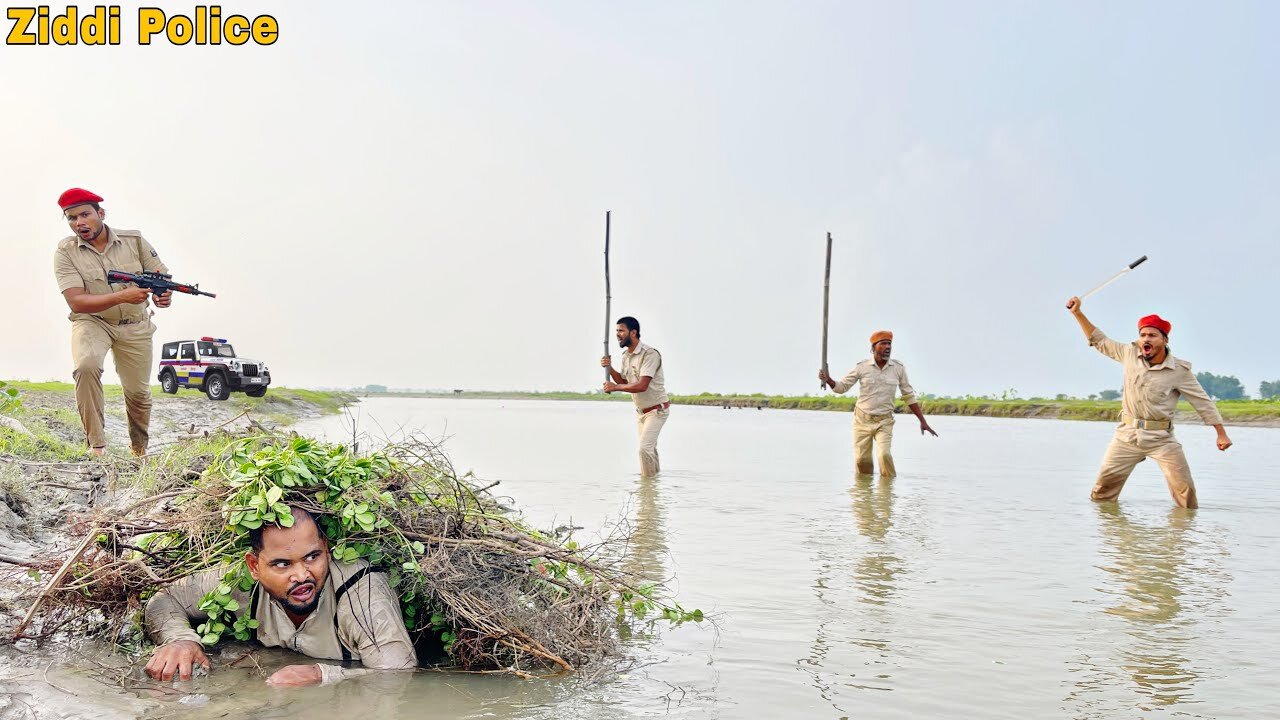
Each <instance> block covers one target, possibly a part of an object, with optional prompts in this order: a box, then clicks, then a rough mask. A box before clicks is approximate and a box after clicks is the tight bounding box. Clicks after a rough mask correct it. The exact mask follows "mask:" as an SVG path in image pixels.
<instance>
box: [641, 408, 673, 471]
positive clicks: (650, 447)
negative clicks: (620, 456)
mask: <svg viewBox="0 0 1280 720" xmlns="http://www.w3.org/2000/svg"><path fill="white" fill-rule="evenodd" d="M670 415H671V408H666V409H663V410H650V411H649V412H647V413H644V414H643V415H638V416H637V417H636V430H637V431H638V432H639V434H640V475H642V476H643V477H653V476H654V475H657V474H658V472H659V470H661V466H660V464H659V463H658V433H660V432H662V426H663V425H666V424H667V418H668V417H669V416H670Z"/></svg>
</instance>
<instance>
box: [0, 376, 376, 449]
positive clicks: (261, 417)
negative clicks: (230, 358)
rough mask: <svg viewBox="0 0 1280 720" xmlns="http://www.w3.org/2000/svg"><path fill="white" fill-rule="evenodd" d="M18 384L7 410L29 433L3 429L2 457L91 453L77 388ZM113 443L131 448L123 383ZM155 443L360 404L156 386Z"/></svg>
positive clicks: (110, 390) (289, 394)
mask: <svg viewBox="0 0 1280 720" xmlns="http://www.w3.org/2000/svg"><path fill="white" fill-rule="evenodd" d="M6 382H7V384H6V387H13V388H17V390H18V392H19V393H20V397H21V400H22V404H21V406H20V407H18V408H17V409H15V410H12V411H9V412H7V413H6V415H7V416H8V417H11V418H13V419H14V420H17V421H18V422H20V423H22V425H23V426H24V427H26V429H27V430H29V431H30V434H29V435H28V434H25V433H19V432H15V431H13V430H9V429H5V428H0V455H10V456H14V457H21V458H26V459H42V460H54V461H60V460H73V459H81V458H83V457H85V456H86V452H85V449H84V431H83V430H82V428H81V425H80V416H79V415H78V414H77V412H76V399H75V386H74V385H72V384H71V383H64V382H26V381H6ZM103 395H104V397H105V399H106V421H107V423H106V424H107V435H108V438H109V447H111V448H113V449H114V450H115V451H119V452H127V450H128V447H129V444H128V429H127V425H126V422H125V413H124V392H123V390H122V389H121V388H120V386H119V385H106V386H104V387H103ZM152 395H153V396H154V399H153V403H152V409H151V445H152V446H153V447H155V446H158V445H160V444H163V443H169V442H172V441H173V440H175V439H178V438H182V437H187V436H190V435H194V434H199V433H202V432H204V431H206V430H212V429H216V428H218V427H221V426H228V427H229V426H231V425H234V424H239V425H244V424H247V423H248V422H249V420H250V419H253V420H255V421H257V422H262V423H267V424H270V425H275V426H286V425H290V424H292V423H294V422H296V421H297V420H300V419H303V418H309V417H318V416H321V415H328V414H332V413H336V412H338V411H340V410H341V409H342V408H343V407H345V406H347V405H350V404H351V403H353V402H355V399H356V398H355V396H354V395H352V394H350V393H345V392H321V391H316V390H298V389H293V388H275V387H273V388H271V389H270V390H268V391H267V394H266V395H265V396H263V397H260V398H251V397H249V396H248V395H245V394H244V393H232V395H231V398H230V399H229V400H226V401H223V402H214V401H212V400H209V399H208V398H207V397H205V396H204V395H203V394H202V393H199V392H196V391H194V390H182V391H179V393H178V394H177V395H166V394H164V393H163V392H161V391H160V387H159V386H158V385H153V386H152Z"/></svg>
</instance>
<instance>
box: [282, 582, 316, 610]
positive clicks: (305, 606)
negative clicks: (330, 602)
mask: <svg viewBox="0 0 1280 720" xmlns="http://www.w3.org/2000/svg"><path fill="white" fill-rule="evenodd" d="M303 585H311V586H312V587H313V588H315V589H314V590H313V591H312V593H311V599H310V600H308V601H307V602H305V603H301V604H299V603H296V602H294V601H293V597H292V596H291V595H290V594H289V593H292V592H293V591H294V590H297V589H298V588H300V587H302V586H303ZM323 592H324V588H323V587H320V586H318V585H316V584H315V583H298V584H297V585H294V586H293V587H291V588H289V590H288V592H286V593H285V594H284V597H278V598H276V600H279V601H280V604H281V605H283V606H284V609H285V610H288V611H289V612H291V613H293V614H294V615H310V614H311V611H313V610H315V609H316V606H317V605H319V604H320V594H321V593H323Z"/></svg>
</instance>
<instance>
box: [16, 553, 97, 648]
mask: <svg viewBox="0 0 1280 720" xmlns="http://www.w3.org/2000/svg"><path fill="white" fill-rule="evenodd" d="M101 532H102V530H101V529H100V528H94V529H92V530H90V531H89V534H88V535H85V537H84V540H82V541H81V542H80V547H78V548H76V551H75V552H74V553H71V557H69V558H67V561H66V562H64V563H62V567H61V568H60V569H59V570H58V572H57V574H56V575H54V576H53V579H52V580H50V581H49V584H48V585H46V586H45V588H44V590H41V591H40V594H39V595H38V596H37V597H36V601H35V602H33V603H31V609H30V610H28V611H27V616H26V617H24V618H22V622H20V623H18V629H17V630H14V631H13V639H14V640H17V639H18V638H20V637H22V633H23V631H25V630H26V629H27V626H28V625H30V624H31V620H32V619H33V618H35V616H36V610H38V609H39V608H40V603H42V602H44V599H45V597H46V596H48V595H49V593H51V592H53V591H54V589H56V588H57V587H58V585H59V583H61V582H62V578H63V576H64V575H66V574H67V571H68V570H70V569H71V566H72V565H74V564H75V562H76V561H77V560H79V559H80V556H81V555H83V554H84V551H85V550H87V549H88V548H89V546H90V545H91V544H93V541H94V539H95V538H97V537H98V535H99V533H101Z"/></svg>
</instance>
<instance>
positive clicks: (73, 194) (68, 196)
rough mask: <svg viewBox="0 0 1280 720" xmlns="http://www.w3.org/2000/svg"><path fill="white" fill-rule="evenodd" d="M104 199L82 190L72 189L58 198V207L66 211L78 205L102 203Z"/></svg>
mask: <svg viewBox="0 0 1280 720" xmlns="http://www.w3.org/2000/svg"><path fill="white" fill-rule="evenodd" d="M100 202H102V198H100V197H98V196H97V195H95V194H93V193H91V192H89V191H88V190H84V189H81V188H71V189H70V190H68V191H66V192H64V193H62V194H61V195H59V196H58V207H60V208H62V209H63V210H66V209H67V208H69V207H74V206H76V205H85V204H87V203H100Z"/></svg>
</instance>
